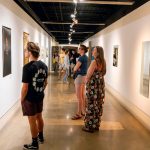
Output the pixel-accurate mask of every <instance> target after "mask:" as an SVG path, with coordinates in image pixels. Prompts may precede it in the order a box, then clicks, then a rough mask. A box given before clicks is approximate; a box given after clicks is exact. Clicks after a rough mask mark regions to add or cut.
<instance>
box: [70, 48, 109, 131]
mask: <svg viewBox="0 0 150 150" xmlns="http://www.w3.org/2000/svg"><path fill="white" fill-rule="evenodd" d="M78 52H79V54H80V57H79V59H78V62H77V64H76V66H75V67H74V73H75V76H76V78H75V89H76V96H77V99H78V110H77V113H76V114H75V115H74V116H73V117H72V119H73V120H77V119H81V118H82V117H83V116H84V123H85V125H84V127H83V128H82V130H83V131H86V132H94V131H97V130H99V126H100V122H101V116H102V113H103V103H104V97H105V83H104V75H105V74H106V62H105V59H104V51H103V48H102V47H99V46H96V47H95V48H94V50H93V52H92V55H93V57H94V60H93V61H92V62H91V64H90V66H89V68H88V57H87V56H86V54H85V53H86V52H87V48H86V46H85V45H80V47H79V50H78ZM87 68H88V69H87ZM85 87H86V101H85Z"/></svg>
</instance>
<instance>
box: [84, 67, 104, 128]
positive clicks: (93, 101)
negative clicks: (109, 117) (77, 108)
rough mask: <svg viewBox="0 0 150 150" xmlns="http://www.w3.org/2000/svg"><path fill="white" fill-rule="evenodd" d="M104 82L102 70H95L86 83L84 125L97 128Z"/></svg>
mask: <svg viewBox="0 0 150 150" xmlns="http://www.w3.org/2000/svg"><path fill="white" fill-rule="evenodd" d="M104 88H105V83H104V77H103V75H102V72H101V71H99V70H95V71H94V73H93V75H92V76H91V78H90V80H89V81H88V83H87V84H86V96H87V106H86V114H85V118H84V122H85V127H86V128H88V129H97V128H99V126H100V122H101V116H102V113H103V103H104V97H105V89H104Z"/></svg>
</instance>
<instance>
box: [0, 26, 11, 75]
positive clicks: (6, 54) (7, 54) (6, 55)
mask: <svg viewBox="0 0 150 150" xmlns="http://www.w3.org/2000/svg"><path fill="white" fill-rule="evenodd" d="M2 49H3V77H5V76H7V75H9V74H11V29H10V28H7V27H4V26H3V27H2Z"/></svg>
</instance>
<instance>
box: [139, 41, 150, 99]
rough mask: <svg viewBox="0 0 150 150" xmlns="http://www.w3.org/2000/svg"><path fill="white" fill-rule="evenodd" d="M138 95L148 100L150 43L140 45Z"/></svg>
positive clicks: (149, 90) (145, 42) (149, 89)
mask: <svg viewBox="0 0 150 150" xmlns="http://www.w3.org/2000/svg"><path fill="white" fill-rule="evenodd" d="M141 60H142V63H141V82H140V93H141V94H142V95H143V96H145V97H147V98H149V93H150V41H144V42H143V45H142V59H141Z"/></svg>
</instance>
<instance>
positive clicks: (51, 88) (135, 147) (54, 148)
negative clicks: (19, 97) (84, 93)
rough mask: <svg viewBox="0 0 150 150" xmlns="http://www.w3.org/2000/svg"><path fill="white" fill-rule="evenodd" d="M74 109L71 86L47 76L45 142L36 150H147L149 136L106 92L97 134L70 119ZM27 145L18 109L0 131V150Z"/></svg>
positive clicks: (24, 124) (25, 128)
mask: <svg viewBox="0 0 150 150" xmlns="http://www.w3.org/2000/svg"><path fill="white" fill-rule="evenodd" d="M76 107H77V101H76V96H75V93H74V85H73V82H72V83H71V84H63V83H61V82H60V81H58V80H57V77H55V76H50V77H49V84H48V87H47V89H46V96H45V99H44V112H43V116H44V120H45V129H44V133H45V139H46V141H45V143H44V144H42V145H40V150H150V133H149V132H148V131H147V130H146V129H145V128H144V127H143V126H142V125H141V124H140V123H139V122H138V121H137V120H136V119H135V118H134V117H132V116H131V115H130V114H129V113H128V112H127V111H126V110H125V109H124V108H122V107H121V106H120V105H119V104H118V103H117V102H116V100H115V99H114V98H113V97H112V96H111V95H110V94H109V93H108V92H106V99H105V104H104V114H103V117H102V123H101V128H100V131H99V132H96V133H85V132H83V131H82V130H81V128H82V125H83V121H82V120H78V121H73V120H71V119H70V117H71V116H72V115H73V114H74V112H75V110H76ZM16 109H17V108H16ZM14 111H15V108H14ZM4 117H5V116H4ZM0 121H1V120H0ZM30 142H31V135H30V132H29V126H28V122H27V118H26V117H23V116H22V112H21V108H19V109H17V110H16V113H15V114H14V116H13V117H11V119H9V121H8V123H7V124H6V125H5V126H4V127H3V129H2V130H0V150H21V149H22V146H23V144H26V143H30Z"/></svg>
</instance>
